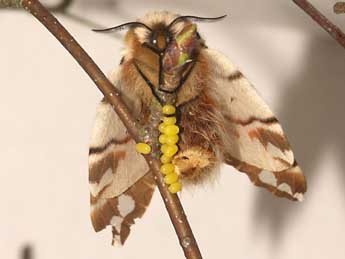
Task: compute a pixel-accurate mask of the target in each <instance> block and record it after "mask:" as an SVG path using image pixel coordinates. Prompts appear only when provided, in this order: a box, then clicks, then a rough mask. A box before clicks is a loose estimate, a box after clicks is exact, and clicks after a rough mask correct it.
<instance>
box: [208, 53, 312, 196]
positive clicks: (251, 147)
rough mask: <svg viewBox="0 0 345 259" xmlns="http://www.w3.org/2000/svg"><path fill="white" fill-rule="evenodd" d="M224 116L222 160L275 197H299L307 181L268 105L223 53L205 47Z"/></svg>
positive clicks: (217, 97)
mask: <svg viewBox="0 0 345 259" xmlns="http://www.w3.org/2000/svg"><path fill="white" fill-rule="evenodd" d="M204 53H205V55H207V57H208V60H209V62H210V68H211V74H212V78H213V80H214V82H213V83H214V85H215V89H214V91H215V95H216V99H217V100H218V101H219V104H220V106H221V109H222V112H223V116H224V118H225V134H226V135H227V138H226V144H225V151H224V157H225V161H226V162H227V163H228V164H230V165H232V166H234V167H236V168H237V169H238V170H240V171H242V172H245V173H247V174H248V176H249V178H250V179H251V180H252V181H253V182H254V183H255V184H256V185H258V186H263V187H266V188H267V189H269V190H270V191H272V192H274V193H275V194H277V195H278V196H285V197H288V198H290V199H292V200H301V199H302V198H301V197H302V194H303V193H304V192H305V191H306V182H305V178H304V175H303V173H302V171H301V169H300V168H299V167H298V166H297V163H296V162H295V159H294V155H293V153H292V151H291V147H290V144H289V142H288V140H287V138H286V136H285V134H284V132H283V129H282V127H281V126H280V124H279V122H278V120H277V119H276V117H275V116H274V115H273V113H272V111H271V110H270V109H269V107H268V106H267V104H266V103H265V102H264V101H263V100H262V98H261V97H260V96H259V95H258V93H257V92H256V90H255V89H254V87H253V86H252V85H251V83H250V82H249V81H248V80H247V79H246V78H245V77H244V75H243V74H242V73H241V72H240V71H239V70H238V69H237V68H236V66H234V65H233V64H232V63H231V62H230V61H229V60H228V59H227V58H226V57H225V56H224V55H223V54H221V53H219V52H217V51H215V50H209V49H207V50H205V51H204Z"/></svg>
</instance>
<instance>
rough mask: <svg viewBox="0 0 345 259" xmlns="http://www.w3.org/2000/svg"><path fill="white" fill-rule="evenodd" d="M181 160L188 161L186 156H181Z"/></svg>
mask: <svg viewBox="0 0 345 259" xmlns="http://www.w3.org/2000/svg"><path fill="white" fill-rule="evenodd" d="M181 158H182V159H183V160H189V158H188V157H187V156H183V157H181Z"/></svg>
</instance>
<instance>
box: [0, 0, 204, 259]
mask: <svg viewBox="0 0 345 259" xmlns="http://www.w3.org/2000/svg"><path fill="white" fill-rule="evenodd" d="M8 6H12V7H20V6H21V7H23V8H24V9H26V10H28V11H29V12H30V13H31V14H32V15H34V16H35V17H36V18H37V19H38V20H39V21H40V22H41V23H42V24H43V25H44V26H45V27H46V28H47V29H48V30H49V31H50V32H51V33H52V34H53V35H54V36H55V37H56V38H57V40H59V41H60V43H61V44H62V45H63V46H64V47H65V48H66V49H67V50H68V51H69V52H70V54H71V55H72V56H73V57H74V58H75V60H76V61H77V62H78V63H79V64H80V66H81V67H82V68H83V69H84V70H85V72H86V73H87V74H88V75H89V77H90V78H91V79H92V81H93V82H94V83H95V84H96V85H97V87H98V88H99V90H100V91H101V92H102V93H103V95H104V96H105V98H106V99H107V101H108V102H109V103H110V104H112V106H113V108H114V110H115V111H116V113H117V114H118V116H119V117H120V119H121V120H122V122H123V123H124V125H125V126H126V127H127V129H128V131H129V133H130V134H131V135H132V137H133V138H134V139H135V141H137V142H138V141H140V137H139V130H138V128H137V127H136V124H135V121H134V118H133V117H132V115H131V114H130V112H129V109H128V108H127V107H126V105H125V104H124V102H123V101H122V100H121V98H120V93H119V92H118V91H117V90H116V88H115V87H114V86H113V85H112V84H111V83H110V82H109V80H108V79H107V78H106V76H105V75H104V74H103V73H102V71H101V70H100V69H99V67H98V66H97V65H96V64H95V63H94V61H93V60H92V59H91V58H90V56H89V55H88V54H87V53H86V52H85V51H84V50H83V49H82V47H81V46H80V45H79V44H78V43H77V42H76V40H75V39H74V38H73V37H72V36H71V35H70V34H69V33H68V31H67V30H66V29H65V28H64V27H63V26H62V25H61V24H60V23H59V22H58V20H57V19H56V18H55V17H53V16H52V14H51V13H50V12H49V11H48V10H47V9H46V8H44V7H43V6H42V4H41V3H40V2H39V1H37V0H22V1H15V0H12V1H10V0H0V7H8ZM145 159H146V161H147V163H148V165H149V166H150V168H151V171H152V172H153V174H154V178H155V180H156V183H157V185H158V188H159V191H160V193H161V196H162V198H163V201H164V203H165V206H166V209H167V211H168V213H169V216H170V219H171V221H172V223H173V226H174V228H175V231H176V234H177V236H178V239H179V241H180V245H181V247H182V249H183V251H184V254H185V257H186V258H187V259H202V256H201V253H200V250H199V247H198V245H197V242H196V240H195V238H194V235H193V232H192V229H191V228H190V225H189V223H188V220H187V218H186V215H185V213H184V210H183V207H182V205H181V202H180V200H179V198H178V196H177V195H176V194H171V193H170V192H169V190H168V189H167V188H166V186H165V183H164V179H163V176H162V174H161V173H160V171H159V167H160V162H159V160H158V159H156V158H154V157H151V156H149V155H147V156H145Z"/></svg>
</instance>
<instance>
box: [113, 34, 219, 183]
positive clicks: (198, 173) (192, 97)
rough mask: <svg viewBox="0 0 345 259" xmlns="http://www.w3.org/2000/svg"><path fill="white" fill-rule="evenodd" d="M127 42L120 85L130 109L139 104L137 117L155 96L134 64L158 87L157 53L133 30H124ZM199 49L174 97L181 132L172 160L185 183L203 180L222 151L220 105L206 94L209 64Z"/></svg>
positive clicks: (145, 111) (146, 109)
mask: <svg viewBox="0 0 345 259" xmlns="http://www.w3.org/2000/svg"><path fill="white" fill-rule="evenodd" d="M200 41H201V42H203V41H202V40H200ZM126 43H127V45H129V46H130V49H131V50H130V53H127V55H126V56H125V58H124V62H123V64H122V65H121V66H120V69H121V73H120V75H121V78H120V82H121V84H122V86H121V88H122V89H123V92H124V94H125V95H127V97H128V99H130V100H131V104H132V105H133V108H134V107H140V108H139V110H136V111H135V112H134V115H135V116H139V114H142V113H147V112H148V110H149V109H148V107H149V106H150V104H151V102H152V100H153V98H154V96H153V94H152V92H151V90H150V88H149V86H148V85H147V83H146V82H145V80H144V79H143V78H142V77H141V75H140V74H139V73H138V71H137V69H136V67H135V63H136V64H138V65H139V66H140V69H141V70H142V71H143V72H144V74H145V76H147V78H148V79H149V80H150V81H151V82H152V83H153V84H154V85H155V86H156V87H157V84H158V82H157V78H158V56H157V55H156V54H154V53H152V51H151V50H149V49H147V48H144V47H142V46H141V43H140V41H139V38H138V37H137V35H136V33H135V31H134V30H133V29H132V30H129V32H128V33H127V35H126ZM201 48H203V45H202V44H200V45H199V46H198V49H197V53H198V57H197V62H196V65H195V66H194V68H193V71H192V72H191V74H190V75H189V77H188V79H187V81H186V82H185V83H184V84H183V85H182V87H181V88H180V89H179V90H178V92H177V99H176V106H177V107H178V110H179V111H178V114H177V115H178V125H179V126H180V130H181V133H180V134H179V135H180V141H179V143H178V145H179V152H178V153H177V155H175V157H174V160H173V163H174V164H175V166H176V168H177V173H178V174H180V177H181V179H182V180H183V181H184V182H186V183H198V182H201V181H205V180H206V179H207V178H208V176H210V175H211V172H212V171H214V169H215V168H216V167H217V165H218V163H219V162H220V161H221V153H222V152H221V150H222V143H223V141H222V140H221V138H222V136H223V135H224V134H222V132H223V131H224V127H223V126H224V118H223V116H222V114H221V112H220V107H218V105H217V102H216V101H215V100H214V99H213V98H212V97H211V94H210V93H209V92H210V91H211V89H210V85H211V84H212V81H211V78H210V72H209V71H210V70H209V64H208V62H207V59H206V57H204V56H203V54H202V51H201ZM217 162H218V163H217Z"/></svg>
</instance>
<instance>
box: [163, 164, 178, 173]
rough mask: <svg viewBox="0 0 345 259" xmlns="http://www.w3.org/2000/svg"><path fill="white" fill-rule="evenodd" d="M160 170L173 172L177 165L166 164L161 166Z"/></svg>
mask: <svg viewBox="0 0 345 259" xmlns="http://www.w3.org/2000/svg"><path fill="white" fill-rule="evenodd" d="M160 171H161V173H162V174H171V173H173V172H174V171H175V166H174V165H173V164H164V165H162V166H161V168H160Z"/></svg>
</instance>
